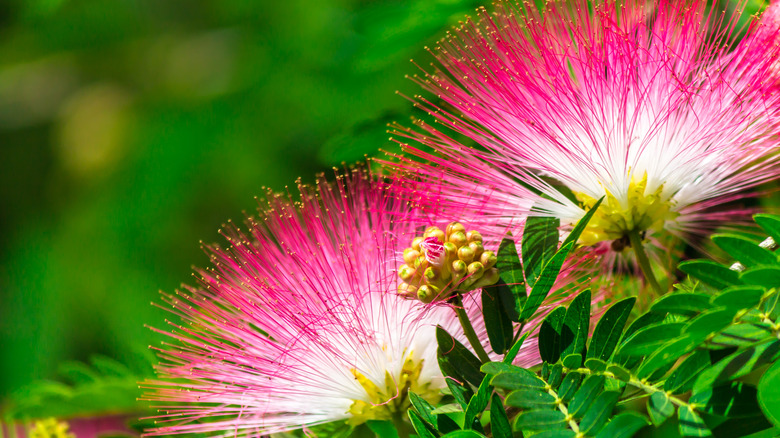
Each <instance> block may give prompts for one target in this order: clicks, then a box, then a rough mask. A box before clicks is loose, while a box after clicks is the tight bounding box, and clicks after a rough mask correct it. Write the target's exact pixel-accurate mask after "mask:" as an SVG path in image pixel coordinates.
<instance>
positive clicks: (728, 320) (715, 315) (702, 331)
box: [682, 308, 737, 340]
mask: <svg viewBox="0 0 780 438" xmlns="http://www.w3.org/2000/svg"><path fill="white" fill-rule="evenodd" d="M736 312H737V310H736V309H728V308H724V309H713V310H709V311H707V312H704V313H702V314H701V315H699V316H697V317H696V318H693V319H692V320H690V321H688V323H687V324H685V327H683V329H682V333H683V334H690V335H693V336H694V337H695V338H696V339H699V338H701V339H702V340H703V339H704V338H706V337H707V336H708V335H710V334H712V333H715V332H719V331H721V330H723V329H725V328H726V327H728V326H729V325H731V324H732V319H733V318H734V314H735V313H736Z"/></svg>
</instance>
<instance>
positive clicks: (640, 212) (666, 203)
mask: <svg viewBox="0 0 780 438" xmlns="http://www.w3.org/2000/svg"><path fill="white" fill-rule="evenodd" d="M646 189H647V174H645V175H644V177H643V178H642V179H641V180H639V181H636V180H634V181H632V182H631V184H630V185H629V186H628V194H627V195H628V196H627V197H626V198H627V202H626V203H625V204H624V203H622V202H620V201H619V200H618V199H617V198H616V197H615V195H613V194H612V193H611V192H610V191H609V190H607V191H606V198H604V201H603V202H602V203H601V205H600V206H599V209H598V210H597V211H596V213H595V214H594V215H593V217H592V218H591V220H590V222H589V223H588V226H587V227H586V228H585V231H583V233H582V235H581V236H580V240H579V243H580V244H582V245H586V246H589V245H593V244H596V243H598V242H603V241H607V240H612V241H621V240H624V239H625V237H626V236H627V235H628V232H629V231H633V230H639V231H646V230H648V229H650V228H661V227H663V224H664V222H665V221H667V220H672V219H674V218H675V217H677V216H678V213H675V212H673V211H671V209H672V202H671V200H670V199H669V198H668V197H663V196H662V194H661V192H662V191H663V185H661V186H660V187H658V189H656V190H655V191H654V192H651V193H646ZM574 195H575V196H576V197H577V200H578V201H580V203H582V205H583V207H584V208H591V207H593V205H595V204H596V201H597V200H596V199H594V198H592V197H590V196H588V195H586V194H584V193H575V194H574ZM613 246H614V245H613ZM618 248H620V246H618Z"/></svg>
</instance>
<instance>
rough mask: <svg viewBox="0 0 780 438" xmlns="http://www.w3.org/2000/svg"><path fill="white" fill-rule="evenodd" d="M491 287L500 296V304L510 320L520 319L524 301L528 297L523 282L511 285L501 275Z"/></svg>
mask: <svg viewBox="0 0 780 438" xmlns="http://www.w3.org/2000/svg"><path fill="white" fill-rule="evenodd" d="M490 289H492V290H493V291H495V295H496V296H498V301H499V303H498V305H499V306H501V308H502V309H503V311H504V315H506V317H507V318H509V320H510V321H515V322H517V321H519V320H520V312H521V311H522V310H523V303H525V300H526V298H527V297H526V293H525V286H524V285H522V284H519V285H512V286H510V285H508V284H507V283H506V282H505V281H504V279H503V278H502V277H499V278H498V282H497V283H496V284H495V285H494V286H493V287H491V288H490Z"/></svg>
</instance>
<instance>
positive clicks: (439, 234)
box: [423, 227, 445, 243]
mask: <svg viewBox="0 0 780 438" xmlns="http://www.w3.org/2000/svg"><path fill="white" fill-rule="evenodd" d="M423 237H435V238H436V239H438V240H439V243H444V241H445V239H444V231H442V230H441V228H439V227H428V229H427V230H425V234H423Z"/></svg>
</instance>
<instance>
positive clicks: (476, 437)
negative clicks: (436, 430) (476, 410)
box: [442, 430, 485, 438]
mask: <svg viewBox="0 0 780 438" xmlns="http://www.w3.org/2000/svg"><path fill="white" fill-rule="evenodd" d="M442 438H485V435H482V434H481V433H479V432H474V431H473V430H455V431H452V432H450V433H448V434H446V435H444V436H442Z"/></svg>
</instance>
